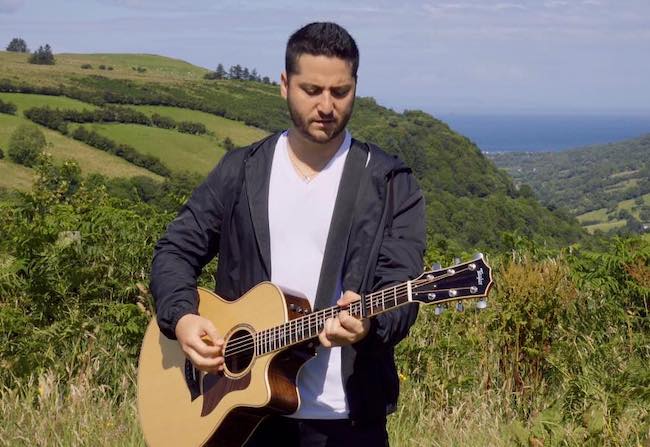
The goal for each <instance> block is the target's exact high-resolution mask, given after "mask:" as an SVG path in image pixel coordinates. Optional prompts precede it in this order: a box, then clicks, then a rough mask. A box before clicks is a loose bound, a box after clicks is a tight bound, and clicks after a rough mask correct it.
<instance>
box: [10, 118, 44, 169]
mask: <svg viewBox="0 0 650 447" xmlns="http://www.w3.org/2000/svg"><path fill="white" fill-rule="evenodd" d="M45 144H46V141H45V135H43V132H41V130H40V129H39V128H38V127H36V126H35V125H33V124H23V125H22V126H19V127H18V128H17V129H16V130H15V131H14V132H13V133H12V134H11V137H10V138H9V148H8V149H9V150H8V154H9V158H11V159H12V160H13V161H14V162H16V163H18V164H21V165H25V166H29V167H31V166H34V165H36V162H37V161H38V157H39V156H40V155H41V153H42V152H43V148H44V147H45Z"/></svg>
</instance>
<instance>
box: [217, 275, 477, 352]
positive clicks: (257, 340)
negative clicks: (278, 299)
mask: <svg viewBox="0 0 650 447" xmlns="http://www.w3.org/2000/svg"><path fill="white" fill-rule="evenodd" d="M465 270H467V269H465ZM465 270H459V271H458V272H455V273H454V274H453V275H456V274H459V273H462V272H463V271H465ZM450 276H452V274H444V275H440V276H438V277H435V278H432V279H421V280H417V279H416V280H412V281H411V284H412V285H415V286H417V287H421V286H423V285H426V284H427V283H434V282H437V281H440V280H441V279H444V278H447V277H450ZM404 287H407V284H398V285H396V286H394V287H393V289H394V291H393V292H392V293H391V292H389V293H388V294H386V290H385V289H384V290H383V292H384V294H383V296H382V293H381V292H382V291H379V292H373V293H371V294H368V295H367V296H366V298H369V301H366V302H369V303H370V307H371V308H372V307H375V305H377V304H378V303H380V302H381V301H383V302H384V303H386V301H389V300H390V301H395V303H396V305H397V299H401V298H404V297H408V288H407V289H406V290H400V291H399V293H396V292H397V289H398V288H402V289H403V288H404ZM458 289H466V288H465V287H463V288H458ZM458 289H457V290H458ZM446 290H449V289H436V292H443V291H446ZM374 295H376V297H375V296H374ZM386 295H388V296H386ZM361 304H362V303H361V302H360V301H356V302H354V303H352V304H350V308H351V309H350V310H355V311H356V310H358V311H359V313H360V312H361ZM401 304H403V303H401ZM352 308H354V309H352ZM338 312H340V310H339V308H336V307H331V308H327V309H323V310H321V311H319V312H315V313H313V314H309V315H306V316H304V317H300V318H296V319H294V320H290V321H289V322H287V323H285V324H283V325H280V326H275V327H273V328H269V329H264V330H262V331H259V332H256V333H254V334H252V336H250V337H242V339H240V340H237V341H235V342H233V343H232V344H229V345H227V346H226V349H225V351H224V357H230V356H233V355H237V354H240V353H242V352H245V351H248V350H250V349H251V348H255V345H256V344H258V345H262V346H264V345H266V346H268V347H269V348H270V349H269V350H268V351H267V350H265V352H264V354H266V353H269V352H273V351H275V350H277V349H280V348H278V347H276V348H273V346H274V345H278V344H280V345H282V344H283V343H281V342H282V339H283V338H284V339H285V342H284V343H286V338H287V337H286V335H285V336H284V337H280V336H279V335H280V333H281V332H285V333H286V332H291V331H292V330H298V329H299V328H300V329H299V330H300V332H301V333H302V334H303V337H304V333H305V332H306V330H308V331H309V334H311V331H312V329H316V332H318V329H319V326H322V324H323V323H324V319H325V317H326V314H327V313H330V314H331V316H332V317H333V316H334V315H335V314H336V313H338ZM355 313H356V312H355ZM314 317H315V321H311V320H312V319H313V318H314ZM319 317H320V318H322V319H323V321H319ZM305 322H306V324H305ZM290 335H291V334H289V337H290ZM295 335H296V339H299V338H301V337H300V334H298V333H296V334H295ZM310 338H311V337H310ZM290 339H291V338H290ZM302 341H304V339H302V340H296V341H295V342H293V343H289V344H286V345H285V346H282V348H284V347H286V346H290V345H292V344H296V343H299V342H302ZM228 348H230V349H228ZM233 350H234V351H233Z"/></svg>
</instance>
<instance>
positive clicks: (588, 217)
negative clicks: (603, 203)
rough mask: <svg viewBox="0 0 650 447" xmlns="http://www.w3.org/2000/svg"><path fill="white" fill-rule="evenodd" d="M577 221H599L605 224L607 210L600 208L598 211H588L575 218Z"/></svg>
mask: <svg viewBox="0 0 650 447" xmlns="http://www.w3.org/2000/svg"><path fill="white" fill-rule="evenodd" d="M576 219H578V222H580V223H582V222H586V221H594V220H597V221H600V222H606V221H607V208H600V209H598V210H594V211H589V212H588V213H585V214H581V215H579V216H577V217H576Z"/></svg>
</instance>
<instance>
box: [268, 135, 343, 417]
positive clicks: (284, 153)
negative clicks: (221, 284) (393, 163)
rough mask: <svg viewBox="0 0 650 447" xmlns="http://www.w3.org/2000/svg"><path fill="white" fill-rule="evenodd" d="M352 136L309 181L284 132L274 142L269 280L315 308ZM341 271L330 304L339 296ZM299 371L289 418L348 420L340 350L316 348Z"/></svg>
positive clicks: (270, 207)
mask: <svg viewBox="0 0 650 447" xmlns="http://www.w3.org/2000/svg"><path fill="white" fill-rule="evenodd" d="M351 141H352V138H351V136H350V133H349V132H348V131H345V139H344V140H343V143H342V144H341V146H340V147H339V149H338V150H337V152H336V153H335V154H334V156H333V157H332V158H331V160H330V161H329V162H328V163H327V165H325V167H324V168H323V169H322V170H321V171H320V172H319V173H318V174H317V175H316V176H315V177H314V178H312V179H311V180H310V181H307V180H306V179H305V178H304V177H303V176H302V175H300V174H299V173H298V171H297V170H296V168H295V167H294V166H293V163H292V162H291V159H290V158H289V147H288V144H287V132H284V133H283V134H282V135H281V136H280V138H279V139H278V141H277V143H276V145H275V152H274V154H273V163H272V166H271V179H270V184H269V230H270V235H271V281H272V282H273V283H275V284H277V285H278V286H279V287H280V288H281V289H283V290H284V291H286V292H287V293H289V294H292V295H295V296H300V297H304V298H307V299H308V300H309V302H310V303H311V305H312V308H313V306H314V299H315V297H316V289H317V288H318V280H319V277H320V271H321V265H322V263H323V254H324V253H325V244H326V243H327V236H328V234H329V229H330V223H331V220H332V213H333V211H334V204H335V202H336V196H337V193H338V189H339V183H340V181H341V175H342V173H343V165H344V164H345V160H346V158H347V155H348V152H349V149H350V144H351ZM341 281H342V280H341V277H340V274H339V279H338V281H337V286H336V292H335V294H334V296H332V301H331V304H330V305H332V306H333V305H335V304H336V301H337V300H338V299H339V298H340V297H341V294H342V283H341ZM316 352H317V355H316V357H314V358H313V359H311V360H309V361H308V362H307V363H305V365H304V366H303V367H302V369H301V370H300V373H299V374H298V389H299V390H300V408H299V409H298V411H297V412H296V413H294V414H293V415H291V417H296V418H303V419H343V418H347V415H348V405H347V401H346V399H345V391H344V388H343V380H342V378H341V348H340V347H334V348H329V349H328V348H323V347H322V346H319V347H318V348H317V351H316Z"/></svg>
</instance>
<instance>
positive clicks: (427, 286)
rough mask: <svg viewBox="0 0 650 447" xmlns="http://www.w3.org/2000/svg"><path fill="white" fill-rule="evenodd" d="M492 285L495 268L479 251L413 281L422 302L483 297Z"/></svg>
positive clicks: (414, 295) (415, 294)
mask: <svg viewBox="0 0 650 447" xmlns="http://www.w3.org/2000/svg"><path fill="white" fill-rule="evenodd" d="M491 287H492V269H491V268H490V266H489V265H488V264H487V263H486V262H485V258H484V256H483V255H482V254H481V253H479V254H477V255H476V256H475V257H474V259H473V260H471V261H468V262H464V263H462V264H456V265H452V266H449V267H446V268H441V269H436V270H431V271H427V272H424V273H423V274H422V275H420V276H418V277H417V278H415V279H414V280H413V281H411V295H412V301H418V302H420V303H422V304H442V303H446V302H450V301H460V300H466V299H482V298H484V297H486V296H487V294H488V293H489V291H490V288H491ZM483 303H484V302H483Z"/></svg>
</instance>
